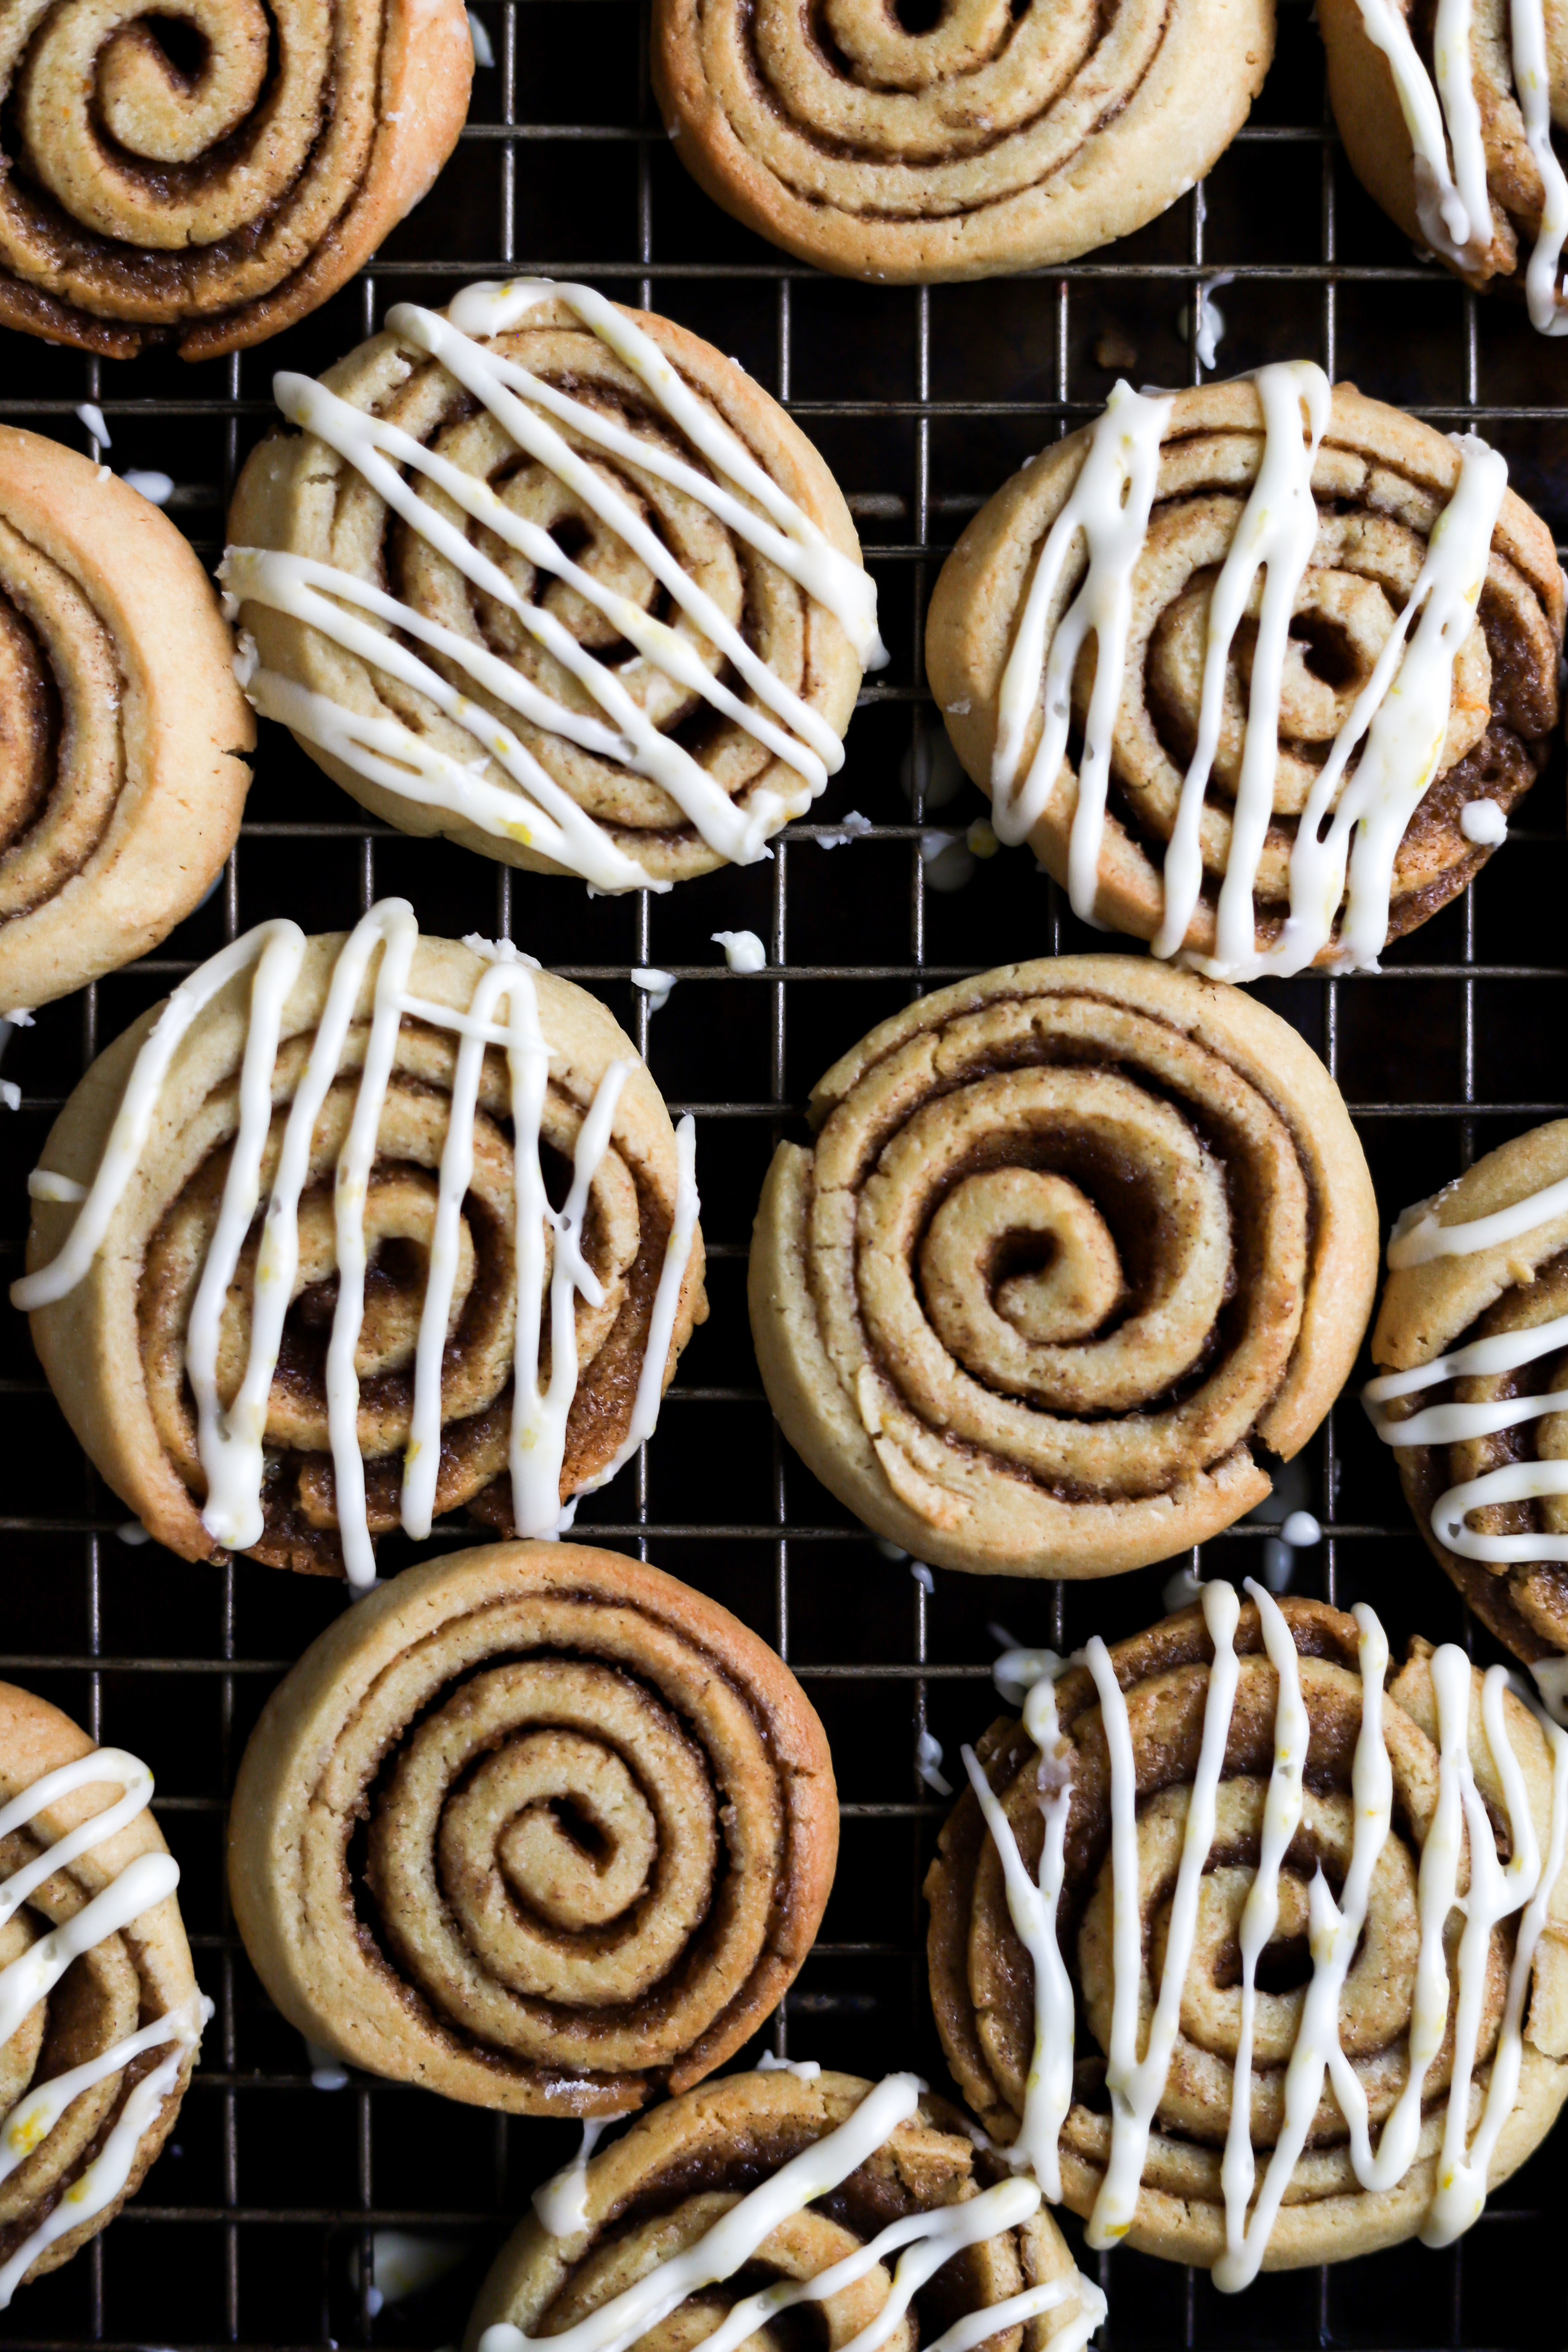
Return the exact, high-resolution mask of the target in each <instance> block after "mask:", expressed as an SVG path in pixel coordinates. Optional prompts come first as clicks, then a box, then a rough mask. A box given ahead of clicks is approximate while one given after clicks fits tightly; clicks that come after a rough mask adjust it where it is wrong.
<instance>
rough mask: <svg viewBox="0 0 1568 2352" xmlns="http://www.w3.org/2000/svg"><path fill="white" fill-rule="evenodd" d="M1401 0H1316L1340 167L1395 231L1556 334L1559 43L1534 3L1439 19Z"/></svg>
mask: <svg viewBox="0 0 1568 2352" xmlns="http://www.w3.org/2000/svg"><path fill="white" fill-rule="evenodd" d="M1435 13H1436V12H1435V11H1434V10H1432V9H1428V8H1416V7H1413V6H1412V5H1410V0H1321V5H1320V8H1319V12H1318V25H1319V28H1320V30H1321V33H1322V36H1323V47H1324V48H1325V49H1326V51H1327V52H1328V67H1329V96H1330V99H1331V103H1332V106H1333V110H1334V120H1335V122H1336V123H1337V125H1338V127H1339V133H1340V137H1341V139H1342V141H1343V142H1344V150H1345V153H1346V155H1347V157H1348V158H1349V160H1350V165H1351V169H1352V171H1353V172H1354V173H1355V175H1356V177H1357V179H1358V180H1359V181H1360V182H1361V184H1362V185H1363V188H1365V190H1366V192H1367V194H1369V195H1370V196H1372V197H1373V199H1374V201H1375V202H1376V203H1378V204H1380V205H1382V206H1383V209H1384V212H1385V213H1388V214H1389V215H1391V216H1392V217H1393V218H1394V220H1395V221H1397V222H1398V224H1399V226H1400V227H1401V228H1402V229H1403V230H1404V231H1405V235H1406V236H1408V237H1410V238H1411V239H1412V240H1413V241H1414V242H1415V244H1416V245H1418V246H1424V247H1426V250H1427V251H1428V252H1430V253H1435V254H1436V255H1438V256H1439V257H1440V258H1441V259H1442V260H1444V261H1446V262H1447V264H1448V266H1449V268H1451V269H1455V270H1457V271H1458V274H1459V276H1460V277H1461V278H1465V279H1467V280H1468V283H1469V284H1470V285H1472V286H1474V287H1477V288H1479V289H1484V288H1489V287H1492V286H1505V287H1508V288H1510V289H1511V290H1512V291H1513V292H1514V293H1515V294H1516V295H1522V296H1523V297H1524V299H1525V301H1526V303H1527V304H1528V306H1529V310H1530V318H1531V325H1532V326H1534V327H1535V329H1536V330H1537V331H1538V332H1539V333H1541V334H1543V335H1561V334H1563V333H1568V301H1565V299H1564V296H1563V241H1564V239H1565V238H1568V176H1565V175H1564V173H1563V165H1562V163H1561V162H1560V161H1559V159H1558V155H1557V152H1556V148H1555V146H1554V143H1553V136H1552V134H1553V132H1554V131H1559V130H1568V38H1565V37H1564V26H1563V18H1562V16H1561V15H1560V14H1559V13H1558V12H1557V11H1556V10H1555V9H1552V8H1548V7H1547V6H1546V5H1544V0H1473V5H1470V6H1469V7H1468V8H1467V9H1466V11H1465V14H1464V16H1463V19H1462V20H1460V19H1459V18H1458V17H1456V18H1455V19H1454V20H1453V22H1452V24H1451V25H1449V26H1447V27H1446V29H1445V33H1444V41H1445V47H1446V48H1447V50H1448V51H1449V52H1450V53H1452V55H1453V57H1454V60H1455V61H1454V63H1453V64H1452V65H1451V66H1450V67H1449V68H1448V70H1447V73H1445V72H1444V71H1443V70H1442V69H1441V68H1438V67H1437V66H1436V60H1435V54H1434V51H1435V41H1436V22H1435Z"/></svg>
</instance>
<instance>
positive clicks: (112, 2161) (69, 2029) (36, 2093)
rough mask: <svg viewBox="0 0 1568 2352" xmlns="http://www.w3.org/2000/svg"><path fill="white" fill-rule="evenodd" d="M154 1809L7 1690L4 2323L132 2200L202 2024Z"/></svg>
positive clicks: (0, 2283) (1, 1931) (118, 1765)
mask: <svg viewBox="0 0 1568 2352" xmlns="http://www.w3.org/2000/svg"><path fill="white" fill-rule="evenodd" d="M152 1794H153V1775H152V1774H151V1772H149V1770H148V1769H147V1767H146V1766H145V1764H143V1763H142V1762H141V1761H140V1760H139V1759H137V1758H136V1757H134V1756H128V1755H126V1753H125V1752H124V1750H123V1749H122V1748H95V1747H94V1745H93V1743H92V1741H91V1740H90V1739H89V1738H88V1736H87V1734H86V1733H85V1732H84V1731H80V1730H79V1729H78V1727H77V1726H76V1725H75V1724H74V1723H73V1722H72V1721H71V1719H70V1717H68V1716H66V1715H62V1714H61V1713H60V1712H59V1709H58V1707H53V1706H49V1704H48V1702H47V1700H46V1699H41V1698H35V1697H34V1696H33V1695H32V1693H31V1692H29V1691H23V1690H16V1689H14V1688H13V1687H12V1685H10V1684H8V1683H0V2310H4V2309H5V2306H6V2305H8V2304H9V2303H10V2301H11V2298H12V2296H13V2295H14V2294H16V2289H17V2288H18V2287H19V2286H21V2285H22V2284H24V2283H25V2282H26V2281H29V2280H33V2279H38V2278H41V2277H42V2276H43V2275H44V2273H45V2272H46V2271H52V2270H58V2268H59V2265H60V2264H61V2263H64V2262H68V2261H69V2259H70V2257H71V2255H72V2254H74V2253H77V2252H79V2250H80V2249H81V2248H82V2247H83V2246H84V2245H86V2243H87V2242H88V2241H89V2238H94V2237H96V2236H97V2234H98V2232H99V2231H100V2230H101V2229H103V2228H104V2227H105V2226H106V2224H107V2223H108V2222H110V2221H112V2220H113V2218H114V2216H115V2214H116V2213H118V2211H119V2210H120V2208H121V2205H122V2204H123V2203H124V2202H125V2200H126V2199H127V2198H128V2197H130V2196H132V2194H133V2193H134V2192H135V2190H136V2189H138V2188H139V2187H140V2186H141V2183H142V2175H143V2174H144V2173H145V2172H146V2170H147V2168H148V2167H149V2165H150V2164H151V2163H152V2162H153V2158H154V2157H155V2156H156V2155H157V2153H158V2151H159V2149H160V2148H161V2147H163V2142H164V2141H165V2140H166V2139H167V2138H168V2137H169V2134H170V2132H171V2131H173V2129H174V2118H175V2116H177V2115H178V2114H179V2112H180V2102H181V2100H182V2099H183V2098H184V2094H185V2086H186V2084H188V2083H189V2081H190V2079H191V2069H192V2067H193V2066H194V2065H195V2061H196V2049H197V2045H198V2043H199V2042H200V2041H201V2037H202V2028H203V2027H204V2025H205V2023H206V2021H207V2020H208V2018H209V2017H210V2016H211V2015H212V2003H211V2002H210V2001H209V2000H206V1999H205V1997H204V1996H203V1994H202V1993H201V1992H199V1991H198V1990H197V1988H196V1980H195V1975H194V1974H193V1973H192V1969H191V1955H190V1948H189V1946H188V1945H187V1944H186V1942H185V1931H184V1926H183V1925H182V1924H181V1919H180V1913H179V1906H178V1905H177V1904H176V1903H175V1900H174V1889H175V1888H176V1886H178V1885H179V1883H180V1873H179V1868H178V1865H177V1864H176V1863H175V1862H174V1857H173V1856H172V1855H171V1854H170V1853H169V1852H168V1849H167V1848H166V1847H165V1845H164V1843H163V1839H162V1837H160V1835H159V1833H158V1830H157V1827H156V1824H155V1823H154V1822H153V1816H152V1814H151V1813H150V1812H149V1811H148V1810H147V1806H148V1801H149V1800H150V1798H151V1796H152Z"/></svg>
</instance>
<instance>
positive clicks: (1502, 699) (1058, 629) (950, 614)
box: [926, 362, 1563, 980]
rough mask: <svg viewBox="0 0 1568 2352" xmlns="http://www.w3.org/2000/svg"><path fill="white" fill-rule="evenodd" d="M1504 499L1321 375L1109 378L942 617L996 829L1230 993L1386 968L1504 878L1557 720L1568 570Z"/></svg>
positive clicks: (952, 689)
mask: <svg viewBox="0 0 1568 2352" xmlns="http://www.w3.org/2000/svg"><path fill="white" fill-rule="evenodd" d="M1506 482H1507V467H1505V465H1504V463H1503V461H1502V459H1501V457H1500V456H1499V455H1498V453H1497V452H1496V451H1495V450H1493V449H1489V448H1488V446H1486V444H1485V443H1484V442H1482V441H1479V440H1478V439H1477V438H1476V436H1474V435H1467V436H1464V437H1463V438H1462V439H1460V440H1459V441H1458V443H1457V444H1456V443H1455V442H1454V441H1452V440H1449V439H1447V437H1446V436H1444V435H1442V434H1440V433H1438V432H1436V431H1435V430H1434V429H1433V428H1432V427H1431V426H1430V425H1423V424H1419V423H1417V422H1416V421H1415V419H1414V418H1412V417H1408V416H1405V415H1401V413H1400V412H1399V411H1398V410H1397V409H1393V408H1386V407H1384V405H1383V404H1382V403H1381V402H1378V401H1373V400H1366V399H1363V397H1362V395H1361V394H1360V393H1358V392H1357V391H1356V390H1355V389H1354V387H1353V386H1352V385H1349V384H1341V385H1339V386H1337V387H1336V388H1334V389H1333V390H1332V391H1331V388H1330V385H1329V383H1328V379H1327V377H1326V376H1325V375H1324V374H1323V373H1322V371H1321V368H1317V367H1314V366H1312V365H1310V363H1309V362H1288V363H1284V364H1281V365H1279V366H1273V367H1266V368H1263V369H1261V370H1259V372H1258V375H1257V377H1256V379H1250V378H1249V379H1246V380H1243V381H1241V382H1238V383H1227V384H1213V385H1204V386H1203V387H1201V388H1200V389H1198V390H1195V391H1191V392H1182V393H1177V394H1139V393H1134V392H1132V391H1131V390H1130V389H1129V387H1128V386H1127V385H1126V384H1124V383H1122V384H1118V386H1117V387H1116V390H1115V392H1114V393H1113V394H1112V395H1111V399H1110V405H1109V407H1108V408H1107V410H1106V412H1105V415H1103V416H1102V417H1101V418H1100V421H1099V423H1098V424H1097V425H1094V426H1092V427H1091V428H1090V429H1089V431H1087V432H1082V433H1077V434H1073V435H1071V436H1069V437H1068V439H1067V440H1065V441H1062V442H1058V444H1056V446H1054V447H1052V448H1050V449H1047V451H1046V452H1045V453H1044V455H1043V456H1041V457H1037V458H1036V459H1034V461H1033V462H1032V463H1031V464H1030V465H1028V466H1026V467H1025V468H1024V470H1023V472H1022V473H1021V474H1018V475H1016V476H1015V478H1014V479H1013V480H1012V481H1011V482H1009V483H1008V484H1007V485H1006V486H1005V488H1003V489H1002V490H1000V491H999V492H998V493H997V495H996V497H995V498H994V499H992V501H991V503H990V505H989V506H988V507H986V508H984V509H983V511H982V512H981V513H980V514H979V515H978V516H977V517H976V518H975V520H974V521H973V523H971V524H970V526H969V527H968V529H967V530H965V532H964V534H963V538H962V539H961V540H960V541H959V543H958V546H957V547H956V549H955V550H954V551H953V553H952V555H951V556H950V557H949V559H948V561H947V562H946V563H945V564H944V565H943V567H942V575H941V578H940V579H939V580H938V583H937V587H936V593H935V594H934V596H933V598H932V600H931V618H930V625H929V629H928V633H927V646H926V652H927V666H928V668H929V671H930V675H931V686H932V688H933V690H934V692H935V694H936V697H937V699H938V701H939V703H940V704H941V705H942V709H943V712H944V715H945V718H946V723H947V728H948V732H949V733H950V735H951V736H952V741H953V744H954V746H955V748H956V750H957V751H958V755H959V758H960V759H961V760H962V761H963V765H964V767H965V768H966V769H967V770H968V772H969V773H970V775H971V776H973V779H974V780H975V782H977V783H978V784H979V785H980V786H981V788H982V789H983V790H984V791H986V792H988V793H990V795H991V798H992V801H993V803H994V824H995V828H996V831H997V834H998V835H999V836H1000V837H1001V838H1002V839H1003V840H1004V841H1007V842H1016V841H1021V840H1023V839H1028V841H1029V842H1030V843H1031V844H1032V845H1033V846H1034V848H1035V850H1036V853H1037V856H1039V858H1040V859H1041V861H1042V862H1043V863H1044V864H1045V865H1046V866H1047V868H1048V869H1049V871H1050V872H1051V873H1052V874H1053V875H1054V876H1055V877H1057V879H1058V881H1061V882H1065V883H1066V884H1067V886H1068V892H1069V895H1070V897H1071V900H1072V904H1073V907H1074V909H1075V911H1076V912H1077V913H1078V914H1079V915H1080V916H1082V917H1084V918H1086V919H1093V920H1094V921H1096V922H1099V923H1100V924H1109V925H1110V927H1111V928H1112V929H1116V930H1121V931H1127V932H1131V934H1132V935H1133V936H1134V937H1135V938H1139V939H1147V940H1152V942H1153V945H1154V951H1155V953H1156V954H1157V955H1161V956H1176V955H1181V956H1183V957H1184V959H1185V960H1186V961H1190V962H1192V963H1194V964H1195V965H1196V966H1197V967H1198V968H1199V969H1200V970H1202V971H1206V972H1209V973H1210V974H1212V975H1213V976H1215V977H1216V978H1220V979H1227V980H1252V979H1257V978H1258V977H1260V976H1262V975H1264V974H1268V973H1279V974H1288V973H1291V972H1296V971H1304V970H1305V969H1306V968H1307V967H1308V966H1310V965H1312V964H1321V965H1327V966H1329V967H1331V968H1332V969H1335V970H1339V971H1353V970H1360V969H1363V968H1365V967H1367V966H1369V965H1371V964H1373V963H1374V962H1375V961H1376V959H1377V956H1378V954H1379V952H1380V950H1382V948H1383V947H1384V944H1385V942H1386V941H1387V940H1391V939H1395V938H1398V937H1399V936H1401V935H1402V934H1403V933H1404V932H1406V931H1408V930H1411V929H1414V928H1415V926H1416V925H1417V924H1419V923H1423V922H1425V921H1426V919H1427V918H1428V916H1430V915H1433V914H1435V913H1436V910H1437V908H1440V907H1443V906H1446V905H1447V902H1448V900H1449V899H1450V898H1453V897H1454V896H1455V895H1456V894H1457V893H1458V891H1460V890H1461V889H1463V887H1464V886H1465V884H1466V883H1467V882H1468V881H1469V879H1470V877H1472V876H1473V875H1474V874H1475V873H1477V872H1478V871H1479V868H1480V866H1482V865H1484V864H1485V862H1486V859H1487V856H1489V851H1490V848H1491V847H1492V846H1493V845H1496V844H1497V843H1498V842H1500V840H1501V839H1502V838H1503V835H1504V834H1505V833H1506V831H1507V823H1506V820H1507V818H1508V815H1509V814H1510V811H1512V810H1513V809H1514V808H1515V807H1516V806H1517V804H1518V803H1519V802H1520V801H1521V799H1522V797H1523V795H1524V794H1525V793H1527V792H1528V791H1529V789H1530V787H1531V783H1532V782H1534V780H1535V778H1536V776H1537V775H1538V774H1539V772H1540V771H1541V769H1542V765H1543V764H1544V761H1545V760H1546V756H1547V752H1548V751H1549V749H1550V745H1551V742H1552V735H1553V730H1555V728H1556V725H1557V720H1558V712H1559V702H1558V687H1557V666H1558V659H1559V656H1560V653H1561V649H1562V645H1563V575H1562V573H1561V572H1560V571H1559V569H1558V565H1557V560H1556V555H1555V552H1554V550H1553V548H1552V536H1551V533H1550V532H1549V531H1548V530H1547V529H1546V527H1545V525H1544V524H1543V523H1542V522H1541V521H1540V520H1538V519H1537V518H1536V517H1535V516H1534V515H1533V514H1531V511H1530V509H1528V508H1527V507H1526V506H1525V505H1524V504H1523V503H1522V501H1521V499H1518V498H1516V497H1515V495H1514V494H1513V492H1512V491H1511V490H1510V489H1508V488H1507V487H1506ZM1091 637H1092V640H1093V646H1094V652H1093V656H1092V659H1091V658H1090V656H1089V650H1088V648H1089V640H1090V638H1091ZM1439 717H1442V718H1443V719H1444V720H1445V724H1444V725H1443V727H1442V728H1441V729H1439V728H1438V726H1437V724H1436V721H1437V719H1438V718H1439Z"/></svg>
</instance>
